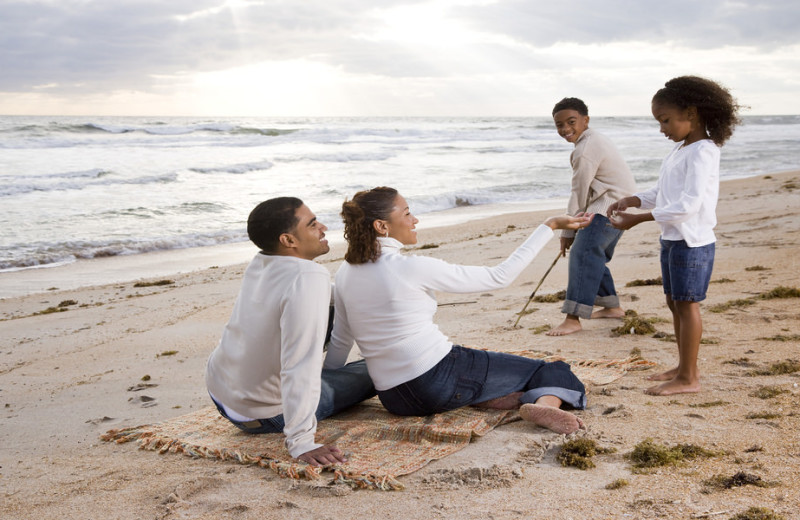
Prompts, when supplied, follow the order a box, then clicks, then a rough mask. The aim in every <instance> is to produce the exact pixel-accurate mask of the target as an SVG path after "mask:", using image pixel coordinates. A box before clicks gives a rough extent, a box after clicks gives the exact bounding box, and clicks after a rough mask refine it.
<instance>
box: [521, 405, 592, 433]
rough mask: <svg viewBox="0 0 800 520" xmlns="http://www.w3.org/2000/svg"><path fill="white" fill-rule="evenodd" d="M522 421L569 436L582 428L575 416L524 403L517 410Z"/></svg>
mask: <svg viewBox="0 0 800 520" xmlns="http://www.w3.org/2000/svg"><path fill="white" fill-rule="evenodd" d="M519 415H520V417H522V418H523V419H524V420H526V421H529V422H532V423H533V424H535V425H537V426H541V427H543V428H547V429H548V430H552V431H554V432H556V433H564V434H569V433H572V432H576V431H578V430H579V429H581V428H583V427H584V425H583V421H581V419H580V417H578V416H577V415H575V414H572V413H569V412H567V411H566V410H561V409H560V408H554V407H552V406H545V405H541V404H534V403H525V404H523V405H522V407H521V408H520V409H519Z"/></svg>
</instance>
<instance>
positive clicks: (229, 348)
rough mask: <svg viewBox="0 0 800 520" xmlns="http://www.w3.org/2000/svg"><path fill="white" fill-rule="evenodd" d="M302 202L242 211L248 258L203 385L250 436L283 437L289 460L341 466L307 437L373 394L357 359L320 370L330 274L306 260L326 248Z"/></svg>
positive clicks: (280, 201)
mask: <svg viewBox="0 0 800 520" xmlns="http://www.w3.org/2000/svg"><path fill="white" fill-rule="evenodd" d="M326 229H328V228H327V227H325V225H324V224H322V223H321V222H319V221H318V220H317V218H316V216H315V215H314V214H313V213H312V212H311V210H310V209H308V207H307V206H306V205H305V204H303V201H301V200H300V199H297V198H294V197H278V198H275V199H270V200H268V201H265V202H262V203H261V204H259V205H258V206H256V208H255V209H254V210H253V211H252V212H251V213H250V216H249V218H248V220H247V234H248V236H249V237H250V240H251V241H252V242H253V243H254V244H255V245H256V246H258V247H259V248H260V249H261V251H260V252H259V253H258V254H257V255H256V256H255V258H253V260H252V261H251V262H250V265H249V266H248V267H247V270H246V271H245V273H244V279H243V280H242V288H241V291H240V293H239V297H238V298H237V300H236V304H235V305H234V308H233V313H232V314H231V318H230V321H229V322H228V324H227V325H226V327H225V330H224V332H223V334H222V339H221V340H220V342H219V345H218V346H217V348H216V349H215V350H214V351H213V352H212V353H211V357H210V358H209V360H208V366H207V368H206V386H207V387H208V392H209V394H210V395H211V399H212V400H213V401H214V404H216V406H217V408H218V409H219V412H220V413H221V414H222V415H223V416H224V417H225V418H227V419H228V420H230V421H231V422H232V423H233V424H234V425H236V426H237V427H238V428H240V429H241V430H243V431H245V432H248V433H279V432H281V431H282V432H283V433H284V434H285V435H286V447H287V448H288V450H289V453H290V454H291V455H292V457H296V458H298V459H300V460H302V461H304V462H307V463H309V464H312V465H314V466H320V465H326V464H333V463H337V462H347V460H346V458H345V456H344V454H343V453H342V451H341V450H340V449H339V448H337V447H336V446H334V445H333V444H328V445H321V444H317V443H316V442H315V441H314V433H315V432H316V429H317V421H318V420H321V419H324V418H325V417H329V416H331V415H333V414H335V413H338V412H340V411H342V410H344V409H345V408H348V407H350V406H352V405H354V404H356V403H359V402H361V401H363V400H364V399H368V398H370V397H372V396H374V395H375V388H374V387H373V386H372V381H371V380H370V378H369V374H368V373H367V367H366V364H365V363H364V361H363V360H360V361H356V362H353V363H349V364H347V365H345V366H343V367H341V368H339V369H335V370H328V369H325V370H323V369H322V357H323V345H324V344H325V340H326V337H325V335H326V330H328V331H329V330H330V327H328V319H329V306H330V302H331V279H330V273H329V272H328V270H327V269H326V268H325V267H323V266H321V265H319V264H318V263H316V262H314V261H313V260H314V258H316V257H318V256H320V255H324V254H325V253H327V252H328V251H329V250H330V248H329V247H328V241H327V240H325V230H326Z"/></svg>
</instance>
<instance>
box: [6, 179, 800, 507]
mask: <svg viewBox="0 0 800 520" xmlns="http://www.w3.org/2000/svg"><path fill="white" fill-rule="evenodd" d="M552 213H553V212H552V211H549V212H546V213H542V212H529V213H515V214H506V215H502V216H498V217H493V218H487V219H483V220H478V221H473V222H469V223H467V224H462V225H458V226H451V227H445V228H436V229H425V230H422V231H421V232H420V237H419V238H420V242H419V243H420V245H424V244H435V245H437V246H438V247H429V248H426V249H418V250H416V251H415V253H416V254H425V255H431V256H435V257H439V258H443V259H445V260H448V261H453V262H460V263H471V264H487V265H489V264H493V263H496V262H497V261H498V260H500V259H501V258H503V257H504V256H505V255H507V254H508V253H509V252H510V251H512V250H513V248H514V247H515V246H516V245H517V244H518V243H520V242H521V241H522V240H523V238H524V237H525V236H526V235H527V234H528V233H529V232H530V231H531V230H532V229H533V228H534V227H535V226H536V225H538V224H539V223H540V222H541V221H542V220H543V218H544V216H545V215H546V214H552ZM718 218H719V222H720V223H719V226H718V228H717V236H718V243H717V259H716V264H715V269H714V275H713V278H712V280H713V283H712V285H711V287H710V290H709V296H708V299H707V300H706V301H705V302H703V304H702V315H703V320H704V326H705V331H704V339H705V343H704V344H703V345H702V346H701V350H700V370H701V378H702V379H701V381H702V385H703V391H702V392H701V393H698V394H683V395H677V396H670V397H654V396H648V395H645V394H644V392H643V390H644V389H645V388H647V387H648V386H649V385H650V384H651V383H650V382H649V381H647V380H646V376H648V375H649V374H652V373H654V372H655V371H656V370H659V369H662V370H663V369H667V368H671V367H672V366H673V365H674V364H675V362H676V360H677V358H676V354H677V352H676V350H677V349H676V347H675V345H674V343H671V342H669V341H664V340H663V339H659V338H657V337H653V334H647V335H637V334H633V335H631V334H627V335H623V336H615V335H613V334H612V332H611V331H612V329H613V328H615V327H619V326H620V325H621V320H592V321H584V322H583V325H584V330H583V331H582V332H580V333H578V334H573V335H570V336H564V337H558V338H554V337H548V336H546V335H545V334H543V333H541V332H540V328H541V327H546V326H547V325H550V326H555V325H557V324H558V323H560V321H561V319H562V314H561V313H560V304H559V303H533V304H531V306H530V308H529V310H531V309H533V312H531V313H530V314H527V315H525V316H523V317H522V319H521V321H520V328H517V329H514V328H513V327H512V324H513V322H514V320H515V318H516V316H515V313H516V312H518V311H519V310H520V309H521V308H522V306H523V304H524V302H525V300H526V298H527V297H528V295H529V294H530V291H532V290H533V287H534V286H535V284H536V283H537V282H538V281H539V279H540V278H541V276H542V274H543V273H544V271H545V270H546V269H547V267H548V266H549V265H550V263H551V262H552V260H553V258H554V257H555V255H556V253H557V248H558V241H557V240H555V239H554V240H552V241H551V242H550V243H549V244H548V245H547V247H546V248H545V250H544V251H543V252H542V253H541V254H540V255H539V257H538V258H537V259H536V260H535V261H534V262H533V263H532V264H531V266H530V267H528V268H527V269H526V271H525V272H524V273H523V274H522V275H521V276H520V277H519V278H518V280H517V281H516V282H515V283H514V284H513V285H512V286H511V287H509V288H508V289H505V290H500V291H492V292H490V293H483V294H468V295H452V294H443V295H440V298H439V302H440V304H445V305H442V306H441V307H440V309H439V313H438V318H437V321H438V323H439V324H440V326H441V328H442V330H443V331H444V332H445V333H446V334H448V335H450V336H451V338H452V339H453V340H454V341H456V342H459V343H462V344H466V345H472V346H484V347H489V348H494V349H497V350H519V349H537V350H541V351H546V352H551V353H553V354H560V355H563V356H566V357H576V358H590V359H598V358H620V357H626V356H628V354H629V353H630V352H631V351H632V349H639V351H641V355H642V356H643V357H644V358H646V359H648V360H652V361H654V362H657V363H658V366H657V367H655V368H654V369H650V370H647V371H640V372H630V373H628V374H626V375H625V376H624V377H623V378H621V379H619V380H618V381H616V382H614V383H611V384H609V385H606V386H603V387H593V388H591V389H590V394H589V406H588V408H587V409H586V410H585V411H581V412H579V415H580V417H581V418H582V420H583V421H584V423H585V424H586V426H587V430H586V431H585V432H582V433H580V434H579V436H580V437H581V438H584V439H589V440H593V441H595V442H596V443H597V445H599V446H601V447H604V448H613V449H614V450H615V451H614V452H613V453H606V454H599V455H596V456H595V457H594V458H593V461H594V463H595V467H594V468H591V469H588V470H580V469H576V468H573V467H563V466H562V465H561V464H560V463H559V461H558V459H557V454H558V452H559V450H560V446H561V445H562V444H563V443H564V442H565V440H567V438H566V437H565V436H563V435H557V434H555V433H549V432H546V431H544V430H541V429H537V428H535V427H533V426H532V425H531V424H530V423H524V422H521V421H520V422H515V423H511V424H508V425H505V426H501V427H499V428H497V429H496V430H494V431H492V432H490V433H489V434H487V435H486V436H485V437H483V438H480V439H478V440H476V441H475V442H473V443H471V444H470V445H469V446H468V447H467V448H465V449H464V450H462V451H461V452H459V453H457V454H455V455H452V456H450V457H447V458H445V459H442V460H439V461H435V462H433V463H431V464H430V465H428V466H426V467H425V468H423V469H422V470H420V471H418V472H416V473H413V474H411V475H408V476H405V477H401V481H402V482H403V484H405V486H406V489H405V490H404V491H395V492H380V491H368V490H351V489H350V488H348V487H345V486H340V485H337V486H328V485H325V483H323V484H315V483H309V482H299V481H294V480H289V479H284V478H281V477H279V476H277V475H276V474H274V473H272V472H271V471H269V470H266V469H261V468H257V467H248V466H242V465H238V464H235V463H230V462H219V461H212V460H205V459H191V458H189V457H184V456H179V455H173V454H166V455H159V454H157V453H154V452H147V451H141V450H138V449H137V448H136V446H135V445H133V444H123V445H116V444H113V443H106V442H102V441H100V439H99V436H100V434H102V433H104V432H105V431H107V430H109V429H111V428H120V427H124V426H134V425H139V424H147V423H152V422H156V421H160V420H164V419H168V418H171V417H175V416H178V415H181V414H184V413H187V412H189V411H192V410H196V409H198V408H201V407H204V406H207V405H209V401H208V397H207V394H206V391H205V387H204V384H203V370H204V365H205V362H206V358H207V357H208V354H209V353H210V352H211V350H212V349H213V348H214V346H215V345H216V343H217V341H218V339H219V335H220V332H221V330H222V328H223V326H224V325H225V322H226V321H227V318H228V316H229V313H230V311H231V308H232V305H233V302H234V299H235V297H236V294H237V292H238V289H239V284H240V279H241V275H242V272H243V269H244V266H243V265H236V266H231V267H219V268H212V269H206V270H202V271H197V272H193V273H189V274H180V275H175V276H172V277H170V280H172V281H173V282H174V283H172V284H169V285H154V286H148V287H138V288H137V287H134V284H133V283H124V284H113V285H106V286H97V287H87V288H81V289H76V290H68V291H61V290H55V289H54V290H51V291H48V292H45V293H39V294H35V295H29V296H24V297H15V298H6V299H2V300H0V319H2V321H0V338H2V340H0V341H1V343H0V403H2V405H3V412H2V413H3V418H2V423H1V424H2V426H1V427H0V466H1V467H0V497H2V500H0V516H2V518H15V519H16V518H20V519H22V518H61V519H71V518H76V519H77V518H80V519H84V518H121V519H128V518H130V519H141V518H163V519H172V518H176V519H177V518H208V519H220V518H236V519H249V518H253V519H256V518H258V519H265V518H268V519H270V518H280V519H284V520H289V519H294V518H304V519H307V518H320V519H329V518H330V519H333V518H348V517H353V516H357V517H360V518H408V519H429V518H459V519H462V518H463V519H473V518H474V519H485V518H494V519H517V518H520V519H521V518H558V519H575V520H577V519H587V518H591V519H595V518H598V519H599V518H615V519H616V518H670V519H674V518H725V519H727V518H730V517H732V516H733V515H734V514H737V513H740V512H742V511H744V510H746V509H747V508H749V507H765V508H769V509H770V510H772V511H774V512H775V513H777V514H781V515H783V517H784V518H800V512H798V511H800V487H798V485H797V481H798V478H800V433H798V432H800V388H798V384H799V383H800V372H796V373H788V374H772V375H750V373H751V372H753V371H756V370H760V369H767V368H769V367H770V366H771V365H772V364H773V363H777V362H782V361H787V360H800V350H798V349H799V347H800V337H799V335H800V310H798V309H799V308H800V307H798V304H800V299H798V298H775V299H758V298H757V296H758V295H759V294H761V293H764V292H766V291H769V290H771V289H774V288H776V287H779V286H786V287H797V286H798V285H800V277H798V268H799V267H800V264H799V263H798V256H799V255H800V172H788V173H782V174H774V175H759V176H757V177H752V178H748V179H740V180H734V181H727V182H724V183H723V186H722V193H721V198H720V204H719V209H718ZM657 241H658V228H657V226H656V225H655V224H654V223H646V224H643V225H640V226H638V227H636V228H634V229H632V230H630V231H628V232H627V233H626V234H625V235H624V236H623V238H622V240H621V242H620V244H619V246H618V247H617V253H616V256H615V258H614V260H613V262H612V264H611V269H612V272H613V273H614V276H615V279H616V283H617V288H618V292H619V293H620V296H621V300H622V305H623V307H624V308H625V309H631V310H635V311H636V312H637V313H638V314H639V316H640V317H643V318H649V319H652V318H657V320H655V321H656V322H655V324H654V325H655V328H656V329H657V331H659V332H660V333H661V334H660V335H664V334H669V333H671V332H672V325H671V317H670V313H669V311H668V309H667V308H666V306H665V304H664V297H663V293H662V290H661V288H660V287H659V286H651V285H644V286H637V287H626V284H627V283H629V282H632V281H634V280H637V279H638V280H645V279H650V278H656V277H658V276H659V275H660V273H659V267H658V245H657ZM341 257H342V250H341V247H338V248H336V249H334V250H333V251H332V252H331V253H329V254H328V255H326V256H325V257H322V258H321V261H322V263H323V264H324V265H326V266H327V267H328V268H329V269H330V270H331V272H332V273H333V272H335V270H336V268H337V266H338V265H339V263H340V262H341ZM566 266H567V262H566V261H563V260H562V261H560V262H559V263H557V264H556V266H555V268H554V269H553V271H552V272H551V274H550V275H549V276H548V278H547V279H546V281H545V283H544V284H543V286H542V288H541V289H540V290H539V294H549V293H554V292H556V291H558V290H561V289H563V288H564V287H565V285H566ZM157 280H159V279H153V280H150V281H157ZM735 300H751V304H749V305H742V306H736V305H734V306H730V307H729V308H728V309H727V310H721V311H720V312H712V311H711V309H712V308H713V307H714V306H718V305H720V304H725V303H727V302H731V301H735ZM60 304H61V305H62V307H61V308H67V309H68V311H66V312H52V313H47V314H39V315H35V313H37V312H40V311H43V310H45V309H48V308H50V307H55V308H58V306H59V305H60ZM145 376H149V378H145ZM143 378H145V379H149V380H148V381H146V383H147V384H149V385H152V386H148V387H144V388H143V387H142V386H141V385H142V384H143V383H144V381H143ZM137 385H140V386H137ZM763 387H776V388H777V389H778V390H781V391H783V393H780V394H778V395H777V396H774V397H771V398H767V399H761V398H758V397H754V396H752V395H751V394H753V393H755V392H756V391H757V390H759V389H761V388H763ZM573 437H574V436H573ZM570 438H572V437H570ZM646 439H652V440H653V442H655V443H659V444H663V445H665V446H670V447H672V446H675V445H677V444H681V443H686V444H694V445H697V446H701V447H703V448H706V449H708V450H712V451H714V452H716V455H715V456H713V457H709V458H698V459H694V460H687V461H684V462H682V463H680V464H677V465H668V466H663V467H660V468H655V469H653V470H650V471H644V472H642V471H634V469H633V467H632V465H631V461H630V460H629V458H628V457H627V455H628V454H629V453H631V451H632V450H633V449H634V447H635V446H636V445H637V444H639V443H640V442H642V441H644V440H646ZM737 472H744V473H745V474H747V475H749V476H751V480H752V477H760V478H761V479H762V481H765V482H768V483H770V485H769V486H767V487H758V486H755V485H743V486H735V487H733V488H731V489H722V488H718V487H714V486H711V485H710V484H708V482H709V479H712V478H714V477H715V476H722V477H732V476H733V475H735V474H736V473H737ZM618 479H624V480H626V481H627V482H628V484H627V485H625V486H623V487H621V488H619V489H613V490H612V489H606V486H607V485H609V484H611V483H612V482H614V481H616V480H618Z"/></svg>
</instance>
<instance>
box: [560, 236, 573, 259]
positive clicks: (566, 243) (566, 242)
mask: <svg viewBox="0 0 800 520" xmlns="http://www.w3.org/2000/svg"><path fill="white" fill-rule="evenodd" d="M574 241H575V237H561V256H567V249H569V248H570V247H572V243H573V242H574Z"/></svg>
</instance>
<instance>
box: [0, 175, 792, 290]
mask: <svg viewBox="0 0 800 520" xmlns="http://www.w3.org/2000/svg"><path fill="white" fill-rule="evenodd" d="M794 173H796V171H794V170H789V171H783V172H778V173H766V174H753V175H749V176H735V177H732V178H726V179H724V180H722V181H721V184H726V183H732V182H737V181H742V180H747V179H753V178H757V177H759V176H762V177H763V176H765V175H766V176H769V175H773V176H781V175H792V174H794ZM566 206H567V199H566V198H555V199H549V200H535V201H528V202H508V203H496V204H483V205H477V206H464V207H456V208H450V209H447V210H443V211H436V212H432V213H425V214H422V215H419V217H420V223H419V224H418V226H417V227H418V229H419V236H420V237H421V240H420V244H419V245H422V244H423V239H426V237H435V236H439V235H441V234H442V233H444V234H447V233H449V232H450V231H449V229H451V228H455V227H457V226H458V225H460V224H468V223H474V222H480V221H483V220H491V219H493V218H495V217H502V216H504V215H508V214H513V213H533V214H546V215H547V216H550V215H555V214H558V212H560V211H563V210H564V208H566ZM312 210H313V208H312ZM326 235H327V236H328V241H329V244H330V246H331V252H330V253H328V254H327V255H325V256H323V257H320V258H319V259H318V261H320V262H323V263H325V262H330V261H332V260H331V259H332V258H336V257H339V256H342V255H343V254H344V247H345V246H344V239H343V237H342V230H341V229H337V230H332V231H328V232H327V233H326ZM255 252H256V250H255V247H254V246H253V245H252V244H251V243H250V242H249V241H247V240H245V241H242V242H233V243H227V244H218V245H213V246H200V247H192V248H185V249H169V250H162V251H152V252H148V253H139V254H135V255H117V256H111V257H103V258H91V259H79V260H75V261H73V262H70V263H67V264H56V265H53V266H47V265H44V266H37V267H31V268H24V269H18V270H14V271H5V272H0V300H6V299H9V298H17V297H22V296H28V295H35V294H43V293H48V292H53V291H60V290H77V289H81V288H88V287H93V286H98V285H107V284H115V283H116V284H119V283H129V282H133V281H137V280H145V279H154V278H169V277H173V276H177V275H185V274H189V273H192V272H196V271H204V270H207V269H214V268H218V267H229V266H236V265H242V264H247V263H248V262H249V261H250V259H251V258H252V257H253V255H254V254H255Z"/></svg>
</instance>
